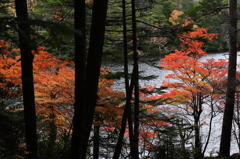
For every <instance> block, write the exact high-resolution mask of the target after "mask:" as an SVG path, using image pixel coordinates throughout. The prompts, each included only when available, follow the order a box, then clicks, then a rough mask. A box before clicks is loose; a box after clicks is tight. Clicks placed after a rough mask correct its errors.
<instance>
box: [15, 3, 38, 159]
mask: <svg viewBox="0 0 240 159" xmlns="http://www.w3.org/2000/svg"><path fill="white" fill-rule="evenodd" d="M15 6H16V13H17V19H18V30H19V31H18V34H19V45H20V46H19V47H20V53H21V67H22V89H23V104H24V121H25V140H26V145H27V151H29V152H30V153H29V154H28V155H27V158H31V159H33V158H37V133H36V109H35V98H34V86H33V65H32V63H33V58H34V56H33V54H32V53H31V45H30V25H29V23H28V12H27V2H26V0H15Z"/></svg>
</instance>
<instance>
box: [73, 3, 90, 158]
mask: <svg viewBox="0 0 240 159" xmlns="http://www.w3.org/2000/svg"><path fill="white" fill-rule="evenodd" d="M74 7H75V12H74V29H75V30H77V31H80V34H78V33H75V104H74V117H73V133H72V141H71V150H70V158H71V159H79V158H80V154H82V153H85V152H83V151H81V150H82V149H80V147H84V146H86V147H87V145H83V144H84V143H83V142H82V141H83V140H84V138H85V136H84V133H83V130H84V127H85V125H84V123H85V122H84V121H85V119H86V35H85V21H86V17H85V12H86V11H85V0H74Z"/></svg>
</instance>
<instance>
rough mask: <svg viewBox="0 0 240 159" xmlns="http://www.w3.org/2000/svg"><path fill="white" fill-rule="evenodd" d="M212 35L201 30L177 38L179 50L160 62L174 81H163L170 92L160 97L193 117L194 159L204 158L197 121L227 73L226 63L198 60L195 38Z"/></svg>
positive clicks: (199, 52)
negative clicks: (179, 43) (168, 100)
mask: <svg viewBox="0 0 240 159" xmlns="http://www.w3.org/2000/svg"><path fill="white" fill-rule="evenodd" d="M215 36H216V35H215V34H209V33H208V32H207V30H206V29H203V28H196V30H195V31H192V32H186V33H183V34H181V35H180V39H181V41H182V45H181V50H176V51H175V53H172V54H170V55H167V56H166V57H165V58H163V59H161V61H162V63H161V66H162V67H163V68H164V69H166V70H170V71H172V72H173V74H169V75H167V76H166V78H167V79H173V80H168V81H165V82H163V86H166V87H168V89H169V92H167V93H164V94H162V97H163V98H166V99H167V98H170V101H171V102H172V105H179V107H182V111H183V112H185V113H186V114H187V115H188V116H191V117H192V120H193V125H194V127H195V128H194V133H195V143H194V151H195V158H199V157H201V156H203V155H204V154H202V144H201V140H200V127H201V126H200V121H201V120H200V119H201V114H202V112H203V110H204V104H205V103H207V102H209V99H211V100H218V94H219V91H218V89H219V86H221V84H220V82H221V80H223V79H224V78H225V76H226V73H227V61H226V60H223V59H220V60H218V61H216V60H214V59H207V60H206V61H202V60H201V57H203V56H205V55H206V52H205V51H203V50H202V47H203V44H204V43H203V42H200V41H199V40H195V38H201V39H205V40H212V39H213V38H214V37H215Z"/></svg>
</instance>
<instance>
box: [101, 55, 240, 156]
mask: <svg viewBox="0 0 240 159" xmlns="http://www.w3.org/2000/svg"><path fill="white" fill-rule="evenodd" d="M238 54H240V52H238ZM160 58H162V57H156V56H155V57H140V60H139V71H141V73H140V75H141V76H151V75H155V76H157V78H155V79H152V80H140V81H139V84H140V87H141V86H144V85H151V86H156V87H160V85H161V84H162V82H163V81H164V77H165V76H166V75H167V74H169V73H171V72H170V71H168V70H163V69H159V68H157V67H158V66H159V63H160ZM211 58H214V59H228V52H222V53H211V54H208V55H207V56H205V57H203V58H202V59H203V60H205V59H211ZM150 61H152V62H150ZM153 62H154V63H155V64H154V65H153V64H152V63H153ZM239 62H240V56H238V63H239ZM129 63H130V64H131V65H129V71H131V70H132V61H130V62H129ZM150 63H151V64H150ZM104 66H107V67H109V68H110V69H111V71H112V72H123V64H119V63H114V62H107V63H104ZM155 66H157V67H155ZM113 88H114V89H115V90H118V91H124V79H123V78H121V79H119V80H115V82H114V85H113ZM205 112H207V110H205ZM207 114H208V113H204V114H202V115H203V116H205V117H203V119H202V120H204V121H206V123H208V122H207V121H208V120H209V119H208V117H207ZM221 124H222V114H220V115H218V116H217V117H215V118H214V121H213V127H212V128H213V130H212V133H211V139H210V142H209V145H208V147H207V151H206V153H205V155H206V156H210V155H213V156H217V155H218V154H217V151H218V150H219V144H220V135H221V128H222V125H221ZM208 129H209V128H208V126H207V125H206V126H203V127H202V128H201V136H202V138H203V141H204V137H206V135H207V132H208ZM238 152H239V150H238V147H237V144H236V141H233V142H232V145H231V154H233V153H238Z"/></svg>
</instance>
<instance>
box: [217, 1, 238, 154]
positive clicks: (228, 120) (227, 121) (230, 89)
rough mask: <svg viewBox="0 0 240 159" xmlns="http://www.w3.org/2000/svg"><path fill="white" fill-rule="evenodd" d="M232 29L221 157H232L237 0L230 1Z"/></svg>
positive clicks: (230, 33) (230, 30) (230, 31)
mask: <svg viewBox="0 0 240 159" xmlns="http://www.w3.org/2000/svg"><path fill="white" fill-rule="evenodd" d="M229 2H230V8H229V14H230V17H229V18H230V28H229V44H230V50H229V65H228V82H227V94H226V105H225V110H224V116H223V125H222V135H221V142H220V155H222V156H229V155H230V144H231V130H232V119H233V110H234V100H235V99H234V98H235V88H236V64H237V0H230V1H229Z"/></svg>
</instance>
